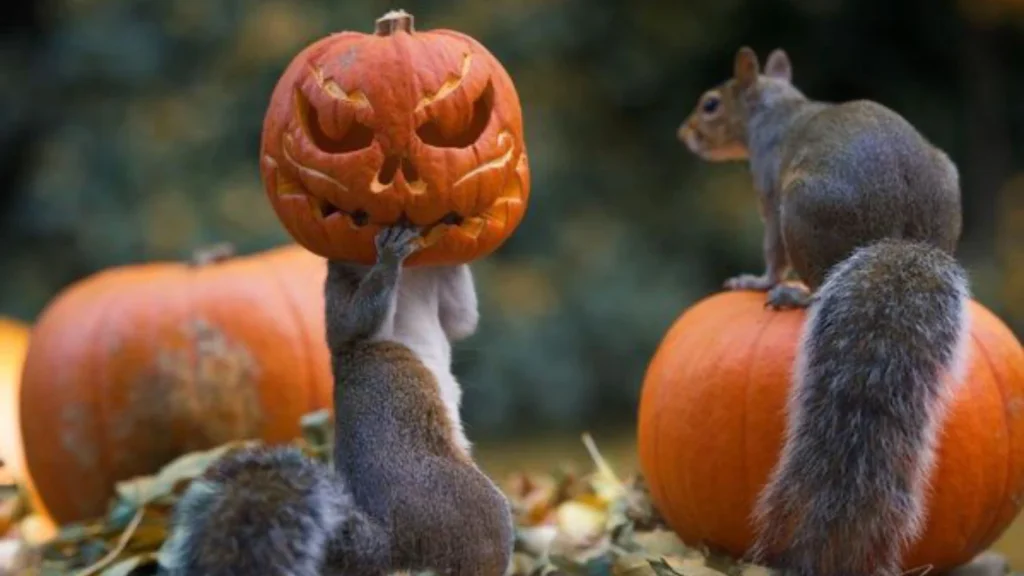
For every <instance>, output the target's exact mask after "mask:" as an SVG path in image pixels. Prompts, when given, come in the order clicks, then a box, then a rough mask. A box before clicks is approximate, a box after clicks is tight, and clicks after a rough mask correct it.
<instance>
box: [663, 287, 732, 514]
mask: <svg viewBox="0 0 1024 576" xmlns="http://www.w3.org/2000/svg"><path fill="white" fill-rule="evenodd" d="M716 297H717V295H716V294H712V295H710V296H708V297H707V298H708V299H714V298H716ZM705 301H710V300H705V299H699V300H697V302H695V303H691V304H690V306H691V307H695V306H697V305H699V304H700V303H701V302H705ZM687 311H688V310H686V311H684V312H683V314H684V316H685V314H686V313H687ZM733 311H734V312H733V313H732V314H730V315H729V316H727V317H726V319H723V323H724V324H726V325H727V324H728V323H729V322H730V321H732V320H734V319H736V318H739V317H741V316H743V315H744V314H746V310H744V309H743V308H742V307H739V306H737V307H736V308H733ZM705 314H707V312H705ZM702 316H703V314H702ZM702 316H701V317H697V319H699V320H701V322H703V321H704V320H703V317H702ZM694 321H695V319H694V318H693V317H691V318H687V319H686V322H685V323H686V324H690V323H693V322H694ZM683 328H688V326H684V325H683V323H681V322H679V320H677V321H676V322H675V323H674V324H673V325H672V326H670V327H669V329H668V330H667V331H666V333H665V336H664V337H663V338H662V341H661V342H662V344H660V345H659V347H658V348H657V350H656V354H657V355H658V356H661V355H662V354H666V355H669V356H672V355H674V354H676V353H677V352H676V350H677V349H679V348H680V347H679V346H678V344H679V343H680V342H679V340H680V339H681V338H683V337H682V336H681V335H682V334H683V333H684V330H683ZM677 333H678V334H679V335H677ZM687 340H689V339H686V340H683V341H682V343H686V342H687ZM665 342H672V343H673V344H675V345H674V346H673V347H672V349H664V348H663V347H662V346H663V345H664V343H665ZM692 342H693V344H694V345H697V344H698V343H699V342H700V340H699V339H696V338H695V339H693V341H692ZM660 364H661V363H660V362H652V364H651V367H657V368H659V369H661V366H660ZM656 381H658V382H661V384H660V385H659V386H658V388H657V392H658V394H657V402H655V405H654V410H655V412H654V417H653V419H654V434H653V438H654V440H655V441H657V440H658V439H659V438H661V437H662V432H661V429H662V424H663V418H662V412H663V410H664V409H665V406H666V405H667V403H666V402H665V398H664V397H665V396H666V395H668V394H670V393H671V388H672V387H671V386H668V385H666V384H665V382H668V380H667V379H664V378H660V377H659V378H657V380H656ZM656 446H658V447H661V444H660V443H658V444H656ZM652 453H653V455H654V463H653V464H652V466H653V467H654V470H656V471H659V472H660V470H661V462H662V457H661V454H660V450H653V451H652ZM673 476H674V475H673ZM658 477H659V481H658V482H657V487H654V486H651V485H652V483H651V482H648V483H647V484H648V486H649V487H651V489H653V490H655V491H656V492H658V493H660V494H661V498H659V500H660V501H661V502H664V505H663V506H662V508H667V509H669V510H672V511H673V512H672V515H673V516H674V518H673V520H672V521H671V522H670V524H674V525H678V524H679V522H678V520H679V513H678V512H677V511H678V510H681V509H684V507H681V506H679V504H678V502H677V501H676V500H675V499H674V498H673V495H675V496H676V497H677V498H681V499H682V500H686V499H687V498H685V497H683V495H684V493H689V492H691V490H692V487H690V486H688V485H683V486H682V489H677V490H669V489H667V488H665V489H664V490H662V487H664V486H665V484H663V483H662V482H660V473H659V475H658ZM678 483H679V480H678V478H675V482H673V484H678ZM666 520H667V518H666ZM676 530H678V531H679V532H684V531H685V530H686V528H685V526H680V528H677V529H676Z"/></svg>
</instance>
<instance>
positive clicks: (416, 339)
mask: <svg viewBox="0 0 1024 576" xmlns="http://www.w3.org/2000/svg"><path fill="white" fill-rule="evenodd" d="M437 283H438V275H437V274H436V273H435V271H434V270H433V269H431V268H429V267H420V266H416V267H410V268H406V269H404V270H402V275H401V279H400V280H399V284H398V290H397V296H396V302H395V306H394V313H393V322H387V323H386V324H385V327H384V329H383V330H381V332H380V333H378V334H377V335H376V337H375V338H374V339H375V340H390V341H393V342H398V343H400V344H403V345H405V346H406V347H408V348H409V349H410V350H412V352H413V353H414V354H416V356H417V357H418V358H419V359H420V361H421V362H422V363H423V365H424V366H425V367H426V368H427V369H428V370H430V372H431V374H433V375H434V379H435V380H436V381H437V386H438V394H439V396H440V397H441V401H442V402H443V403H444V406H445V408H446V410H447V412H448V420H449V422H450V424H451V429H452V436H453V438H452V442H453V444H455V445H456V446H458V447H459V448H461V449H462V450H464V451H465V452H466V454H469V452H470V448H471V446H470V443H469V439H468V438H466V433H465V431H464V429H463V426H462V418H461V417H460V416H459V407H460V404H461V402H462V387H461V386H460V385H459V382H458V380H456V379H455V375H454V374H452V369H451V364H452V347H451V343H450V342H448V336H447V335H446V334H445V332H444V329H443V328H442V327H441V320H440V315H439V308H438V306H439V298H438V285H437Z"/></svg>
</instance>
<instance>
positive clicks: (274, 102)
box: [260, 11, 530, 265]
mask: <svg viewBox="0 0 1024 576" xmlns="http://www.w3.org/2000/svg"><path fill="white" fill-rule="evenodd" d="M260 170H261V175H262V177H263V181H264V184H265V188H266V193H267V196H268V198H269V200H270V203H271V204H272V206H273V208H274V211H275V212H276V214H277V216H278V218H279V219H280V220H281V222H282V224H283V225H284V227H285V229H286V230H287V231H288V233H289V234H291V236H292V237H293V238H294V239H295V240H296V241H297V242H299V243H300V244H302V245H303V246H305V247H306V248H307V249H308V250H310V251H311V252H314V253H316V254H319V255H321V256H325V257H327V258H332V259H337V260H344V261H349V262H357V263H363V264H372V263H373V262H374V259H375V257H376V253H375V247H374V243H373V238H374V236H375V235H376V234H377V232H378V231H379V230H380V229H381V228H382V227H386V226H389V225H393V224H396V223H399V222H407V223H411V224H413V225H415V226H419V227H421V228H422V229H423V230H424V237H425V241H424V247H423V248H422V249H421V250H420V251H418V252H417V253H415V254H413V256H411V257H410V258H409V259H408V260H407V261H406V263H407V264H408V265H418V264H457V263H464V262H468V261H471V260H474V259H477V258H480V257H483V256H485V255H487V254H489V253H490V252H492V251H493V250H494V249H496V248H497V247H498V246H500V245H501V244H502V243H503V242H504V241H505V240H506V239H507V238H508V237H509V236H510V235H511V234H512V232H513V231H514V230H515V228H516V227H517V226H518V225H519V222H520V221H521V219H522V217H523V215H524V211H525V209H526V205H527V201H528V198H529V190H530V181H529V167H528V163H527V159H526V149H525V146H524V142H523V126H522V111H521V109H520V103H519V96H518V95H517V93H516V90H515V86H514V85H513V83H512V80H511V78H510V77H509V75H508V73H507V72H506V71H505V69H504V68H503V67H502V65H501V64H500V63H499V62H498V60H497V59H495V57H494V56H493V55H492V54H491V53H490V52H488V51H487V49H486V48H484V47H483V46H482V45H481V44H480V43H479V42H477V41H476V40H474V39H473V38H471V37H469V36H467V35H465V34H462V33H460V32H455V31H452V30H430V31H424V32H421V31H416V30H414V27H413V17H412V16H411V15H410V14H408V13H406V12H403V11H394V12H389V13H388V14H386V15H385V16H383V17H382V18H380V19H379V20H378V21H377V26H376V31H375V33H374V34H364V33H359V32H341V33H336V34H332V35H330V36H327V37H325V38H322V39H320V40H318V41H316V42H314V43H313V44H311V45H309V46H308V47H306V48H305V49H303V50H302V51H301V52H299V53H298V55H297V56H296V57H295V58H294V59H293V60H292V61H291V63H290V64H289V65H288V67H287V68H286V70H285V72H284V74H283V75H282V76H281V78H280V80H279V81H278V83H277V86H276V87H275V89H274V92H273V94H272V96H271V100H270V104H269V106H268V109H267V113H266V116H265V118H264V124H263V138H262V143H261V154H260Z"/></svg>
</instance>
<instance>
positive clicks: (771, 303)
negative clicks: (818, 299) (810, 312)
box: [764, 284, 814, 310]
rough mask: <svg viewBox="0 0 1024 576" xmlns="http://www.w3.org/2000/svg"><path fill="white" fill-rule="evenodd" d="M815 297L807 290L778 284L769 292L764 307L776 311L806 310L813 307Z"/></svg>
mask: <svg viewBox="0 0 1024 576" xmlns="http://www.w3.org/2000/svg"><path fill="white" fill-rule="evenodd" d="M813 300H814V297H813V296H811V293H810V292H808V291H807V290H806V289H805V288H802V287H800V286H791V285H788V284H778V285H776V286H774V287H773V288H772V289H771V290H769V291H768V297H767V298H765V301H764V305H765V307H766V308H768V307H770V308H772V309H774V310H785V309H793V308H806V307H808V306H810V305H811V302H812V301H813Z"/></svg>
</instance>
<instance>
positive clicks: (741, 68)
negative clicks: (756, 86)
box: [732, 46, 761, 87]
mask: <svg viewBox="0 0 1024 576" xmlns="http://www.w3.org/2000/svg"><path fill="white" fill-rule="evenodd" d="M760 68H761V65H760V64H758V62H757V54H756V53H755V52H754V50H753V48H751V47H749V46H743V47H742V48H740V49H739V50H738V51H737V52H736V59H735V61H734V62H733V68H732V75H733V77H734V78H735V79H736V81H737V82H738V83H739V85H740V86H742V87H746V86H750V85H752V84H753V83H754V82H755V81H757V75H758V74H760V72H761V71H760Z"/></svg>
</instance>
